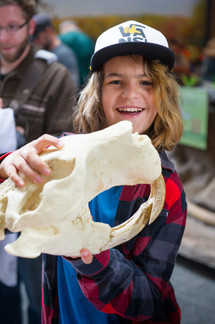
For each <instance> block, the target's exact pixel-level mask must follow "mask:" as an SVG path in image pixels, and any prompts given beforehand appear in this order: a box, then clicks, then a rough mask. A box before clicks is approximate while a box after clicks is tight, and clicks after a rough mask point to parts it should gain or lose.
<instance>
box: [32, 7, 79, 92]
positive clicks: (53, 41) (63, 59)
mask: <svg viewBox="0 0 215 324" xmlns="http://www.w3.org/2000/svg"><path fill="white" fill-rule="evenodd" d="M33 19H34V20H35V22H36V28H35V30H34V33H33V35H32V41H33V43H34V44H35V45H36V46H38V47H40V48H43V49H45V50H47V51H50V52H52V53H54V54H56V55H57V59H58V62H59V63H61V64H63V65H65V66H66V68H67V69H68V70H69V71H70V73H71V76H72V79H73V81H74V83H75V85H76V88H79V85H80V80H79V69H78V62H77V59H76V55H75V53H74V51H73V50H72V49H71V48H70V47H69V46H67V45H66V44H64V43H63V42H62V41H61V40H60V38H59V37H58V36H57V32H56V30H55V28H54V26H53V24H52V21H51V19H50V18H49V17H48V16H47V15H46V14H42V13H41V14H37V15H35V16H34V17H33Z"/></svg>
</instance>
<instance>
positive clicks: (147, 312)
mask: <svg viewBox="0 0 215 324" xmlns="http://www.w3.org/2000/svg"><path fill="white" fill-rule="evenodd" d="M160 156H161V161H162V173H163V176H164V179H165V183H166V198H165V204H164V207H163V210H162V211H161V213H160V215H159V217H158V218H157V219H156V220H155V221H154V222H153V223H152V224H151V225H147V226H146V227H145V228H144V229H143V230H142V231H141V232H140V233H139V234H138V235H137V236H136V237H134V238H133V239H131V240H130V241H128V242H126V243H124V244H122V245H120V246H118V247H116V248H114V249H110V250H108V251H104V252H102V253H100V254H98V255H95V256H94V258H93V262H92V263H91V264H90V265H86V264H84V263H83V262H82V261H81V259H75V260H74V259H73V260H72V259H69V258H67V261H68V262H70V263H71V265H72V266H73V267H74V268H75V269H76V271H77V279H78V282H79V284H80V287H81V289H82V291H83V293H84V295H85V296H86V297H87V298H88V300H89V301H90V302H92V303H93V305H94V306H95V307H96V308H97V309H99V310H100V311H102V312H105V313H109V314H116V315H117V316H118V318H119V322H120V323H125V324H126V323H136V322H138V323H140V322H142V323H146V324H149V323H150V324H151V323H160V324H161V323H162V324H167V323H171V324H179V323H180V317H181V316H180V308H179V306H178V304H177V301H176V298H175V294H174V290H173V287H172V285H171V283H170V277H171V274H172V271H173V268H174V264H175V261H176V256H177V252H178V249H179V246H180V243H181V240H182V236H183V232H184V227H185V222H186V213H187V204H186V198H185V193H184V190H183V187H182V184H181V181H180V178H179V176H178V174H177V172H176V171H175V169H174V166H173V164H172V163H171V162H170V161H169V160H168V158H167V156H166V154H165V153H162V154H160ZM149 193H150V186H149V185H136V186H124V187H123V189H122V193H121V196H120V200H119V205H118V209H117V213H116V217H115V224H114V225H119V224H120V223H122V222H124V221H125V220H126V219H129V218H130V217H131V216H132V215H133V214H134V213H135V212H136V211H137V210H138V208H139V207H140V205H141V204H142V203H143V202H144V201H146V200H147V199H148V196H149ZM42 274H43V276H42V284H43V292H42V323H43V324H51V323H52V324H54V323H58V311H59V310H58V294H57V257H55V256H51V255H43V268H42ZM71 322H72V319H71ZM95 323H96V319H95Z"/></svg>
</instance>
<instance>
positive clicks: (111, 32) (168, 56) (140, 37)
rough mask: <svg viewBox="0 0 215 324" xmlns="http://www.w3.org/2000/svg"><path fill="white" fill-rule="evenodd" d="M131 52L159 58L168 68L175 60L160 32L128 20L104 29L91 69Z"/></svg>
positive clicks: (96, 46) (92, 59)
mask: <svg viewBox="0 0 215 324" xmlns="http://www.w3.org/2000/svg"><path fill="white" fill-rule="evenodd" d="M132 54H141V55H143V56H144V57H149V58H150V59H152V60H153V59H156V60H160V61H161V63H162V64H164V65H167V66H168V67H169V69H170V70H172V68H173V66H174V62H175V55H174V53H173V52H172V51H171V50H170V49H169V46H168V42H167V40H166V37H165V36H164V35H163V34H162V33H161V32H159V31H158V30H156V29H154V28H152V27H149V26H147V25H144V24H142V23H139V22H137V21H135V20H129V21H126V22H123V23H121V24H119V25H117V26H114V27H112V28H110V29H108V30H106V31H105V32H103V33H102V34H101V35H100V36H99V37H98V39H97V41H96V45H95V51H94V54H93V55H92V58H91V70H92V71H96V70H98V69H99V68H100V67H101V66H102V65H103V64H104V63H105V62H106V61H108V60H109V59H111V58H113V57H115V56H122V55H132Z"/></svg>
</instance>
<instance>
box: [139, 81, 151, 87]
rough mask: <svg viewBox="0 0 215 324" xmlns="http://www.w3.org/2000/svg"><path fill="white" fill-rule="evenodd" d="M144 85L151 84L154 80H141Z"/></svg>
mask: <svg viewBox="0 0 215 324" xmlns="http://www.w3.org/2000/svg"><path fill="white" fill-rule="evenodd" d="M140 83H141V84H142V85H146V86H150V85H152V81H148V80H143V81H141V82H140Z"/></svg>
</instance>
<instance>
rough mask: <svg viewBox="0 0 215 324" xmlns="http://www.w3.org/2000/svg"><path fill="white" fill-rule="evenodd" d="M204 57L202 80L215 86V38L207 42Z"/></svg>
mask: <svg viewBox="0 0 215 324" xmlns="http://www.w3.org/2000/svg"><path fill="white" fill-rule="evenodd" d="M203 55H204V56H203V62H202V69H201V76H202V79H203V80H205V81H209V82H211V83H214V84H215V37H213V38H211V39H210V40H209V41H208V42H207V44H206V46H205V48H204V49H203Z"/></svg>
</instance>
